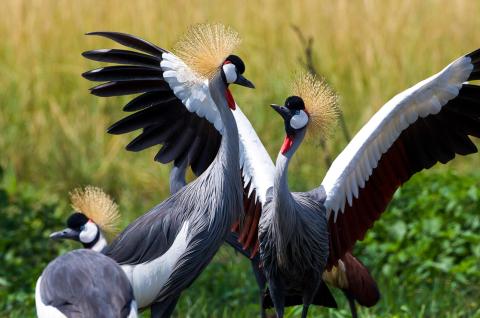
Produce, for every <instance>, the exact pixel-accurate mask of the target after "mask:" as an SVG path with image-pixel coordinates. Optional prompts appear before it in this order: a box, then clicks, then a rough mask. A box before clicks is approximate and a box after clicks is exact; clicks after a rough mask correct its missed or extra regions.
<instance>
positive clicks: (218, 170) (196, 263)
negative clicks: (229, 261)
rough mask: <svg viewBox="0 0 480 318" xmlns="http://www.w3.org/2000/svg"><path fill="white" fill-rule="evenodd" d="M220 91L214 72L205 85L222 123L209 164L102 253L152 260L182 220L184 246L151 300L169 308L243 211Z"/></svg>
mask: <svg viewBox="0 0 480 318" xmlns="http://www.w3.org/2000/svg"><path fill="white" fill-rule="evenodd" d="M225 89H226V87H225V84H224V83H223V81H222V80H221V77H220V75H219V74H218V75H217V76H216V77H215V78H213V79H212V80H211V81H210V93H211V95H212V98H213V99H214V101H215V102H216V104H217V106H218V110H219V112H220V115H221V117H222V121H223V123H224V125H225V134H224V135H223V137H222V141H221V144H220V148H219V150H218V153H217V156H216V157H215V159H214V160H213V162H212V164H211V165H210V166H209V167H208V169H207V170H206V171H205V172H204V173H203V174H202V175H200V176H199V177H198V178H197V179H196V180H195V181H193V182H191V183H189V184H188V185H187V186H185V187H183V188H181V189H180V190H178V191H177V192H176V193H175V194H173V195H172V196H171V197H169V198H168V199H167V200H165V201H164V202H162V203H161V204H159V205H157V206H156V207H155V208H153V209H152V210H151V211H149V212H148V213H146V214H145V215H143V216H141V217H140V218H138V219H137V220H136V221H134V222H133V223H132V224H130V225H129V226H128V227H127V228H126V229H125V230H124V231H123V232H122V233H121V234H120V235H119V236H118V237H117V238H116V239H115V240H114V241H113V242H112V244H110V245H109V246H108V247H107V248H106V249H105V251H104V253H105V254H106V255H108V256H109V257H111V258H113V259H114V260H116V261H117V262H119V263H120V264H122V265H125V264H129V265H135V264H141V263H145V262H149V261H152V260H153V259H155V258H157V257H160V256H161V255H162V254H164V253H165V251H166V250H168V249H169V247H170V246H171V245H172V243H173V241H174V240H175V237H176V235H177V233H178V231H179V230H180V228H181V226H182V224H183V223H184V222H186V221H188V222H189V230H188V248H187V250H186V251H185V252H184V253H183V255H182V256H181V258H180V259H179V260H178V262H177V264H176V265H175V267H174V270H173V272H172V274H171V276H170V277H169V278H168V281H167V282H166V283H165V285H164V286H163V287H162V289H161V292H160V293H159V294H158V295H157V297H156V299H155V302H164V303H165V304H169V303H170V302H171V299H176V298H178V296H179V294H180V293H181V291H182V290H183V289H185V288H187V287H188V286H189V285H190V284H191V283H192V282H193V280H194V279H195V278H196V277H197V276H198V275H199V273H200V272H201V271H202V270H203V269H204V268H205V266H206V265H207V264H208V263H209V262H210V260H211V259H212V257H213V256H214V254H215V253H216V252H217V250H218V249H219V247H220V246H221V244H222V243H223V241H224V239H225V237H226V235H227V234H228V233H229V232H230V227H231V225H232V223H233V222H234V221H235V220H237V219H238V218H239V217H240V213H241V211H242V210H243V203H242V197H241V193H242V185H241V179H240V168H239V161H238V131H237V127H236V124H235V121H234V119H233V116H232V114H231V111H230V110H229V109H228V106H227V104H226V101H225V98H224V96H223V95H222V92H223V91H225Z"/></svg>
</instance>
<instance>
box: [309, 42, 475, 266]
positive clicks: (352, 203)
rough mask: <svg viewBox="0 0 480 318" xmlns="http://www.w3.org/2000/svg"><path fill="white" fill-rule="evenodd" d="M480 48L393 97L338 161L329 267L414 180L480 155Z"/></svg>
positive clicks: (331, 178)
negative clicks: (444, 165)
mask: <svg viewBox="0 0 480 318" xmlns="http://www.w3.org/2000/svg"><path fill="white" fill-rule="evenodd" d="M479 75H480V50H477V51H475V52H473V53H470V54H468V55H466V56H463V57H461V58H459V59H457V60H455V61H454V62H452V63H451V64H450V65H448V66H447V67H446V68H444V69H443V70H442V71H441V72H439V73H438V74H436V75H433V76H432V77H430V78H428V79H426V80H424V81H422V82H420V83H418V84H417V85H415V86H413V87H411V88H409V89H407V90H406V91H404V92H402V93H400V94H398V95H397V96H395V97H393V98H392V99H391V100H390V101H389V102H388V103H387V104H385V105H384V106H383V107H382V108H381V109H380V110H379V111H378V112H377V113H376V114H375V115H374V116H373V117H372V118H371V119H370V120H369V122H368V123H367V124H366V125H365V126H363V127H362V129H361V130H360V131H359V132H358V133H357V135H356V136H355V137H354V138H353V139H352V141H351V142H350V143H349V144H348V145H347V147H346V148H345V149H344V150H343V151H342V152H341V153H340V155H339V156H338V157H337V158H336V159H335V161H334V162H333V164H332V166H331V167H330V169H329V170H328V172H327V174H326V176H325V179H324V180H323V182H322V185H321V186H320V187H319V188H317V189H315V190H313V191H312V192H313V193H314V194H316V195H317V196H321V194H322V192H323V191H325V194H326V201H325V206H326V208H327V213H328V217H329V229H330V236H331V240H330V258H329V266H332V265H334V264H336V263H337V262H338V260H339V259H340V258H341V257H342V256H343V255H344V254H345V252H346V251H348V250H350V249H351V248H352V246H353V245H354V244H355V242H356V241H357V240H361V239H363V237H364V236H365V232H366V231H367V229H369V228H370V227H372V225H373V223H374V222H375V221H376V220H377V219H378V218H379V217H380V215H381V213H382V212H383V211H384V210H385V208H386V206H387V205H388V203H389V202H390V201H391V199H392V197H393V194H394V193H395V191H396V190H397V188H398V187H400V186H401V185H402V184H403V183H404V182H406V181H407V180H408V179H409V178H410V177H411V176H412V175H413V174H415V173H416V172H418V171H420V170H422V169H428V168H430V167H432V166H433V165H434V164H435V163H436V162H441V163H447V162H448V161H450V160H452V159H453V158H454V157H455V155H456V154H460V155H467V154H471V153H475V152H477V148H476V147H475V145H474V144H473V143H472V141H471V140H470V138H469V136H475V137H480V87H479V86H476V85H469V84H464V82H466V81H470V80H477V79H480V76H479Z"/></svg>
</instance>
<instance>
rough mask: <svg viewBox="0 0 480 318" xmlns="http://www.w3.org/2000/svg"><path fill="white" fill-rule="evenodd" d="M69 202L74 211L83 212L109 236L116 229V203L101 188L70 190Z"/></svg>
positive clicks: (117, 221)
mask: <svg viewBox="0 0 480 318" xmlns="http://www.w3.org/2000/svg"><path fill="white" fill-rule="evenodd" d="M70 202H71V206H72V208H73V209H74V210H75V211H78V212H81V213H83V214H85V216H87V217H88V218H89V219H90V220H92V221H93V222H94V223H95V224H97V225H98V227H99V228H100V229H101V230H102V232H103V233H104V234H106V235H109V236H110V235H114V234H115V233H116V232H117V231H118V223H119V221H120V213H119V212H118V205H117V204H116V203H115V202H114V201H113V199H112V198H111V197H110V196H109V195H108V194H106V193H105V192H103V190H102V189H100V188H97V187H93V186H86V187H85V188H84V189H82V188H76V189H74V190H73V191H72V192H70Z"/></svg>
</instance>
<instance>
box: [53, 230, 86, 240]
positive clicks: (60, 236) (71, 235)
mask: <svg viewBox="0 0 480 318" xmlns="http://www.w3.org/2000/svg"><path fill="white" fill-rule="evenodd" d="M79 235H80V232H77V231H75V230H72V229H70V228H66V229H64V230H63V231H60V232H55V233H52V234H50V238H51V239H52V240H64V239H69V240H74V241H78V240H79V239H80V238H79Z"/></svg>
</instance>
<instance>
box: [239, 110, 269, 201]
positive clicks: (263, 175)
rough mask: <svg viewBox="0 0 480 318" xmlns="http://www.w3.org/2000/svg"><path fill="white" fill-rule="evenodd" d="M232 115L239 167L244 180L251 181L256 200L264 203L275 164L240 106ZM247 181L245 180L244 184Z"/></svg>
mask: <svg viewBox="0 0 480 318" xmlns="http://www.w3.org/2000/svg"><path fill="white" fill-rule="evenodd" d="M233 116H234V117H235V122H236V123H237V127H238V136H239V139H240V149H239V150H240V158H241V162H240V163H241V167H240V168H241V169H242V170H243V176H244V180H248V182H250V181H251V187H252V188H251V189H252V190H253V189H255V191H256V194H257V198H258V200H260V202H261V203H262V204H264V203H265V201H266V196H267V190H268V189H269V188H270V187H272V186H273V176H274V173H275V166H274V164H273V161H272V159H271V158H270V155H269V154H268V153H267V151H266V150H265V147H264V146H263V144H262V142H261V141H260V138H258V136H257V134H256V132H255V130H254V129H253V127H252V125H251V124H250V122H249V121H248V119H247V117H245V115H244V114H243V113H242V111H241V109H240V107H237V109H236V110H235V111H233ZM248 182H246V181H245V185H246V184H247V183H248Z"/></svg>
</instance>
